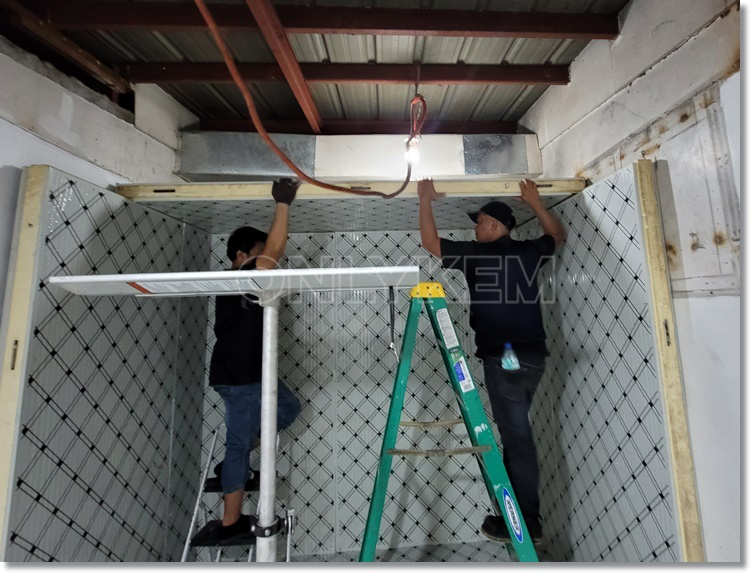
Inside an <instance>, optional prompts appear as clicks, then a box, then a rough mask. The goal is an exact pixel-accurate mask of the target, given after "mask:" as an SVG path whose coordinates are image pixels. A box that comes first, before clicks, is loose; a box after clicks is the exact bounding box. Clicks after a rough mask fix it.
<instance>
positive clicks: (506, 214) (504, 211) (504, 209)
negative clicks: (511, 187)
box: [468, 201, 517, 231]
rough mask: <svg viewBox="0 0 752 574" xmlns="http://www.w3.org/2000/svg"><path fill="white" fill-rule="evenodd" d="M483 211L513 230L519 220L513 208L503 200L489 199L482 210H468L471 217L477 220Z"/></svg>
mask: <svg viewBox="0 0 752 574" xmlns="http://www.w3.org/2000/svg"><path fill="white" fill-rule="evenodd" d="M481 211H482V212H483V213H485V214H486V215H490V216H491V217H493V218H494V219H496V220H497V221H501V222H502V223H503V224H504V225H506V227H507V229H508V230H509V231H512V229H514V226H515V225H517V220H516V219H515V218H514V213H513V212H512V208H511V207H509V206H508V205H507V204H506V203H504V202H503V201H489V202H488V203H487V204H486V205H484V206H483V207H481V208H480V210H478V211H470V212H468V215H469V216H470V219H472V220H473V221H475V222H477V221H478V214H479V213H480V212H481Z"/></svg>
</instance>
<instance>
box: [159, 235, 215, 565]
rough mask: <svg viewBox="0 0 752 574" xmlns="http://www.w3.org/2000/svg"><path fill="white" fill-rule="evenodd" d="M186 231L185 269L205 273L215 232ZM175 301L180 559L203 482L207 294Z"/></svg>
mask: <svg viewBox="0 0 752 574" xmlns="http://www.w3.org/2000/svg"><path fill="white" fill-rule="evenodd" d="M183 233H184V244H183V269H184V270H185V271H206V270H207V269H208V268H209V264H210V255H211V235H209V234H208V233H206V232H204V231H201V230H200V229H197V228H195V227H192V226H190V225H185V226H184V229H183ZM177 302H178V305H179V309H180V312H179V317H180V325H179V327H178V352H177V357H178V359H177V365H176V371H177V381H176V388H175V393H174V397H175V401H174V402H175V404H174V411H173V412H174V420H173V432H172V435H173V438H172V465H171V467H170V470H171V474H170V484H171V489H170V493H171V499H170V514H169V528H170V531H171V537H172V540H173V541H175V545H174V547H173V548H172V551H171V552H170V556H171V559H172V560H179V559H180V554H181V552H182V548H183V543H184V541H185V536H186V533H187V532H188V527H189V525H190V520H191V516H192V514H193V503H194V501H195V499H196V495H197V489H198V484H199V473H200V465H201V439H202V433H203V424H202V418H201V415H202V412H203V407H204V355H205V349H206V335H207V332H206V331H207V320H208V307H209V298H208V297H182V298H180V299H177ZM168 550H169V549H168Z"/></svg>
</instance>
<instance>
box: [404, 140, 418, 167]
mask: <svg viewBox="0 0 752 574" xmlns="http://www.w3.org/2000/svg"><path fill="white" fill-rule="evenodd" d="M404 141H405V143H406V144H407V150H406V151H405V161H407V162H408V163H409V164H410V165H413V166H414V165H417V164H418V161H419V160H420V151H418V137H413V138H405V140H404Z"/></svg>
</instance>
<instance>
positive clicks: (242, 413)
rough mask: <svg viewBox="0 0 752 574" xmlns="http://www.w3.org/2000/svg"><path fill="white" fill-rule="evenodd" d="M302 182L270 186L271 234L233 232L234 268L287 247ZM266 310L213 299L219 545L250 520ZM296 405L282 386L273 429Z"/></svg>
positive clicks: (269, 262) (252, 303)
mask: <svg viewBox="0 0 752 574" xmlns="http://www.w3.org/2000/svg"><path fill="white" fill-rule="evenodd" d="M299 185H300V183H299V182H298V181H295V180H292V179H280V180H279V181H275V182H274V184H273V185H272V197H273V198H274V201H276V203H277V206H276V211H275V214H274V221H273V222H272V226H271V229H270V230H269V233H268V234H266V233H264V232H262V231H259V230H258V229H254V228H253V227H241V228H239V229H236V230H235V231H233V232H232V234H231V235H230V238H229V239H228V240H227V257H228V259H229V260H230V261H231V262H232V269H236V270H241V269H242V270H252V269H274V268H276V267H277V264H278V262H279V259H280V258H281V257H282V255H284V252H285V245H286V244H287V216H288V210H289V207H290V204H291V203H292V201H293V199H295V194H296V192H297V189H298V186H299ZM263 329H264V310H263V308H262V307H261V306H260V305H259V304H258V302H257V300H256V298H255V297H252V296H250V295H247V294H238V295H222V296H218V297H217V298H216V307H215V316H214V333H215V335H216V339H217V340H216V343H215V344H214V350H213V351H212V357H211V363H210V367H209V385H210V386H211V387H212V388H213V389H214V390H215V391H216V392H217V393H219V395H220V396H221V397H222V401H223V402H224V406H225V427H226V429H227V439H226V441H225V458H224V461H223V462H222V463H221V464H220V465H218V467H217V470H216V472H217V474H219V475H220V478H221V482H222V491H223V492H224V514H223V517H222V526H221V527H220V529H219V531H218V532H217V534H216V536H217V539H218V540H219V541H222V542H224V543H231V542H232V539H234V538H240V537H243V536H246V535H247V534H248V532H249V531H250V529H251V523H250V517H249V516H247V515H244V514H241V506H242V503H243V495H244V493H245V485H246V482H247V480H248V478H249V474H250V472H249V468H248V463H249V458H250V454H251V451H252V450H253V449H254V448H256V446H257V444H258V436H259V431H260V428H261V368H262V346H263V343H262V341H263ZM300 409H301V407H300V401H299V400H298V398H297V397H296V396H295V395H294V394H293V393H292V391H290V390H289V389H288V388H287V387H286V386H285V385H283V384H282V383H281V382H280V383H279V387H278V394H277V428H278V430H283V429H285V428H287V427H288V426H290V425H291V424H292V422H293V421H294V420H295V419H296V418H297V416H298V415H299V414H300Z"/></svg>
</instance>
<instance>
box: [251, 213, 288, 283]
mask: <svg viewBox="0 0 752 574" xmlns="http://www.w3.org/2000/svg"><path fill="white" fill-rule="evenodd" d="M289 209H290V206H289V205H287V204H285V203H278V204H277V208H276V210H275V212H274V220H273V221H272V226H271V228H270V229H269V236H268V237H267V238H266V246H265V247H264V252H263V253H262V256H261V258H260V259H262V260H265V262H267V263H268V264H272V263H277V262H278V261H279V259H280V258H281V257H282V255H283V254H284V252H285V246H286V245H287V219H288V217H287V215H288V210H289ZM265 262H261V261H260V262H258V263H257V264H256V266H257V268H258V267H259V266H262V267H263V266H265ZM267 268H268V267H267Z"/></svg>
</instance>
